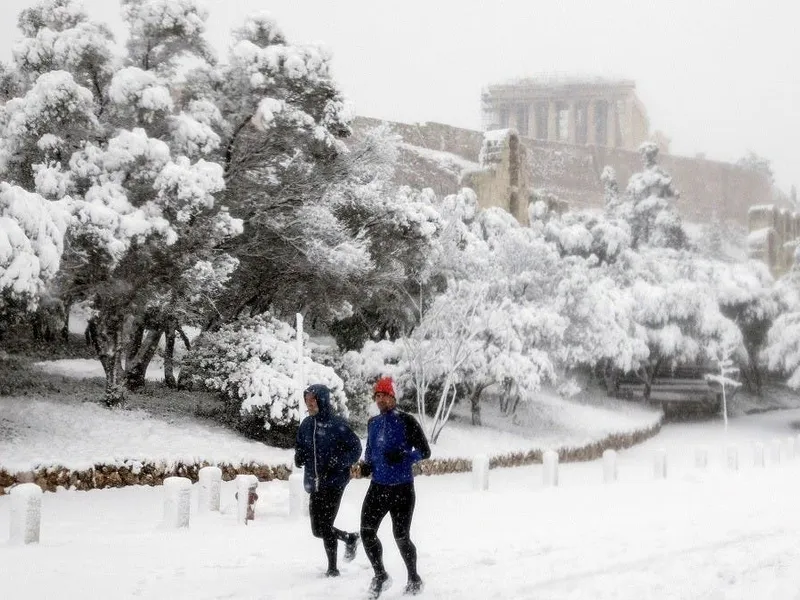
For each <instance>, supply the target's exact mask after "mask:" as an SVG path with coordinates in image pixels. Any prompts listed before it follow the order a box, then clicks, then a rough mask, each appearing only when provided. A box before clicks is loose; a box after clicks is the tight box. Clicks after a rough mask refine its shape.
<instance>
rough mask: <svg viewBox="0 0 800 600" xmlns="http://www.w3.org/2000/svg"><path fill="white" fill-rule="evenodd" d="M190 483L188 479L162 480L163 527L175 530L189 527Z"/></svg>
mask: <svg viewBox="0 0 800 600" xmlns="http://www.w3.org/2000/svg"><path fill="white" fill-rule="evenodd" d="M191 502H192V481H191V479H189V478H188V477H167V478H166V479H164V526H165V527H167V528H169V529H177V528H180V527H188V526H189V509H190V506H191Z"/></svg>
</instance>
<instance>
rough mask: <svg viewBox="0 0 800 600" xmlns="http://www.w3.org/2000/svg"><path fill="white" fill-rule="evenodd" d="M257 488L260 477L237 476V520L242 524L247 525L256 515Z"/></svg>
mask: <svg viewBox="0 0 800 600" xmlns="http://www.w3.org/2000/svg"><path fill="white" fill-rule="evenodd" d="M257 489H258V477H256V476H255V475H246V474H242V475H237V476H236V522H237V523H239V524H240V525H247V522H248V521H252V520H253V519H255V517H256V509H255V504H256V500H258V494H257V493H256V490H257Z"/></svg>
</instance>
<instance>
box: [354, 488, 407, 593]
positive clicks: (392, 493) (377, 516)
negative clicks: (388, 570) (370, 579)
mask: <svg viewBox="0 0 800 600" xmlns="http://www.w3.org/2000/svg"><path fill="white" fill-rule="evenodd" d="M415 503H416V494H415V493H414V484H413V483H404V484H400V485H381V484H380V483H374V482H373V483H370V484H369V489H368V490H367V495H366V497H365V498H364V505H363V506H362V508H361V540H362V541H363V543H364V552H365V553H366V555H367V558H369V562H370V563H371V564H372V568H373V569H374V570H375V573H376V574H380V573H384V572H385V569H384V567H383V546H381V541H380V540H379V539H378V528H379V527H380V525H381V521H383V518H384V517H385V516H386V514H387V513H389V514H390V515H391V516H392V533H393V534H394V540H395V542H396V543H397V548H398V549H399V550H400V555H401V556H402V557H403V562H404V563H405V564H406V569H407V570H408V578H409V579H414V578H416V577H418V575H417V548H416V546H414V544H413V542H412V541H411V535H410V534H411V519H412V517H413V516H414V504H415Z"/></svg>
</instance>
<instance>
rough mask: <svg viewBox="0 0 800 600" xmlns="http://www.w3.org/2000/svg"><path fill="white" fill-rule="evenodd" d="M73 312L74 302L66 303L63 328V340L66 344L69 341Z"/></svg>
mask: <svg viewBox="0 0 800 600" xmlns="http://www.w3.org/2000/svg"><path fill="white" fill-rule="evenodd" d="M71 310H72V301H71V300H65V301H64V324H63V325H62V326H61V339H62V340H63V341H65V342H68V341H69V313H70V311H71Z"/></svg>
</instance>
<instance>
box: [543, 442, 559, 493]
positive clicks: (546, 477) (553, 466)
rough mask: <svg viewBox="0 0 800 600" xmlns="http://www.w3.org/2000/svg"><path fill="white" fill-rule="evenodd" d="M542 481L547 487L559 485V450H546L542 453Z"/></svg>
mask: <svg viewBox="0 0 800 600" xmlns="http://www.w3.org/2000/svg"><path fill="white" fill-rule="evenodd" d="M542 467H543V469H542V483H543V484H544V485H545V487H551V486H552V487H554V486H557V485H558V452H556V451H555V450H546V451H545V452H544V454H542Z"/></svg>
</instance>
